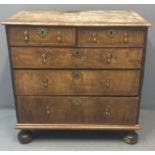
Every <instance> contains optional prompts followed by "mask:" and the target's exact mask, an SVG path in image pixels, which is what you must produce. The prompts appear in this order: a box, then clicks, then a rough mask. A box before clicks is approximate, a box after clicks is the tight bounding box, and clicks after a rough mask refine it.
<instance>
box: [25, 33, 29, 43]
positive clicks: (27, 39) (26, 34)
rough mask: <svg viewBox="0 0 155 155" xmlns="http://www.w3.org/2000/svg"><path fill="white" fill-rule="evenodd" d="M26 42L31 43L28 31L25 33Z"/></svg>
mask: <svg viewBox="0 0 155 155" xmlns="http://www.w3.org/2000/svg"><path fill="white" fill-rule="evenodd" d="M24 41H26V42H27V41H29V35H28V32H27V31H24Z"/></svg>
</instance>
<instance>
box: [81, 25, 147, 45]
mask: <svg viewBox="0 0 155 155" xmlns="http://www.w3.org/2000/svg"><path fill="white" fill-rule="evenodd" d="M78 44H79V45H93V46H95V45H96V46H98V45H105V46H107V45H115V46H119V45H128V46H129V45H143V44H144V31H143V29H140V28H139V29H132V28H128V29H127V28H79V31H78Z"/></svg>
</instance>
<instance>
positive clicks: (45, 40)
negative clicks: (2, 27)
mask: <svg viewBox="0 0 155 155" xmlns="http://www.w3.org/2000/svg"><path fill="white" fill-rule="evenodd" d="M75 38H76V34H75V29H74V28H69V27H68V28H67V27H65V28H64V27H29V26H21V27H20V26H11V27H8V40H9V44H10V45H19V46H20V45H58V46H59V45H60V46H61V45H74V44H75V40H76V39H75Z"/></svg>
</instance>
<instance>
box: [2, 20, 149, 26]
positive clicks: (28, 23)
mask: <svg viewBox="0 0 155 155" xmlns="http://www.w3.org/2000/svg"><path fill="white" fill-rule="evenodd" d="M0 24H2V25H22V26H23V25H25V26H73V27H76V26H81V27H87V26H89V27H117V26H122V27H129V26H130V27H137V26H138V27H151V26H152V25H151V24H150V23H147V24H141V23H132V24H128V23H126V24H125V23H124V24H113V23H111V24H110V23H108V24H100V25H99V24H95V23H91V24H85V23H83V24H80V23H79V24H72V23H59V24H58V23H54V22H53V23H39V22H33V23H32V22H27V23H25V22H9V21H1V22H0Z"/></svg>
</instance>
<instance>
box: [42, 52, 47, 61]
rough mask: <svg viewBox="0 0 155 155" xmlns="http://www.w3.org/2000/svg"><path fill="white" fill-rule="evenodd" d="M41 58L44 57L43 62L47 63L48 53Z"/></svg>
mask: <svg viewBox="0 0 155 155" xmlns="http://www.w3.org/2000/svg"><path fill="white" fill-rule="evenodd" d="M41 57H42V62H43V63H46V62H47V57H48V55H47V54H46V53H43V54H41Z"/></svg>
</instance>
